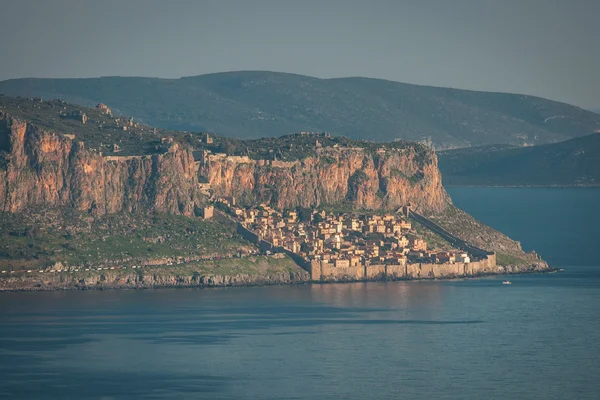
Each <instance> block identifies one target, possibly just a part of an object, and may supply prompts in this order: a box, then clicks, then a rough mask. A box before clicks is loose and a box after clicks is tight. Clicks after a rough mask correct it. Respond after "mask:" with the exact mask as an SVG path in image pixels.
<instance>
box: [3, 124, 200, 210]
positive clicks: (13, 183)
mask: <svg viewBox="0 0 600 400" xmlns="http://www.w3.org/2000/svg"><path fill="white" fill-rule="evenodd" d="M0 119H2V121H1V122H2V124H3V126H4V127H5V129H2V130H0V135H2V136H3V140H4V142H6V140H8V141H9V143H10V146H9V147H10V149H9V150H10V153H9V154H8V156H7V157H6V162H5V165H3V166H2V169H0V210H2V211H11V212H17V211H20V210H23V209H25V208H27V207H31V206H47V207H56V206H67V207H73V208H75V209H78V210H80V211H86V212H91V213H93V214H96V215H102V214H106V213H114V212H118V211H121V210H123V211H136V210H148V211H159V212H166V213H171V214H183V215H192V214H193V213H194V206H195V205H196V204H197V203H199V202H200V201H201V195H200V194H199V193H198V174H197V172H198V166H197V164H196V163H194V158H193V155H192V152H191V151H190V150H189V149H187V148H174V149H172V151H169V152H167V153H166V154H162V155H154V156H138V157H103V156H102V155H101V154H100V153H97V152H94V151H90V150H88V149H86V148H85V146H84V144H83V143H77V142H73V140H72V139H70V138H68V137H65V136H63V135H59V134H55V133H53V132H48V131H45V130H42V129H39V128H38V127H37V126H35V125H32V124H29V123H26V122H23V121H20V120H18V119H15V118H12V117H10V116H7V115H3V116H2V118H0ZM4 142H3V143H4ZM5 147H6V146H5Z"/></svg>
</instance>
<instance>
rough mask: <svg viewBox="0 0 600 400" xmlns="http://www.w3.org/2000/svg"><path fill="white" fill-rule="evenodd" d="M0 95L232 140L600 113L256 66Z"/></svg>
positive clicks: (502, 139)
mask: <svg viewBox="0 0 600 400" xmlns="http://www.w3.org/2000/svg"><path fill="white" fill-rule="evenodd" d="M0 93H4V94H7V95H13V96H16V95H22V96H42V97H44V98H49V99H51V98H63V99H65V100H68V101H72V102H76V103H80V104H85V105H88V106H93V105H95V104H96V103H98V102H103V103H106V104H108V105H109V106H110V107H111V108H112V109H113V111H115V112H117V113H120V114H122V115H132V116H134V117H136V118H139V119H140V120H142V121H144V122H145V123H148V124H151V125H153V126H157V127H162V128H167V129H176V130H186V131H211V132H215V133H217V134H219V135H224V136H228V137H237V138H258V137H263V136H279V135H281V133H284V132H300V131H319V132H320V131H327V132H332V133H334V134H336V135H343V136H348V137H350V138H353V139H369V140H381V141H392V140H396V139H405V140H414V141H421V140H426V139H428V138H430V139H431V140H432V141H433V143H434V144H435V145H436V147H437V148H454V147H465V146H476V145H483V144H493V143H511V144H517V145H523V144H540V143H552V142H557V141H562V140H567V139H569V138H571V137H576V136H581V135H585V134H589V133H592V132H593V131H594V130H596V129H598V128H600V115H597V114H594V113H592V112H589V111H586V110H582V109H580V108H578V107H573V106H570V105H567V104H563V103H558V102H554V101H550V100H545V99H541V98H537V97H533V96H523V95H515V94H503V93H488V92H473V91H466V90H457V89H449V88H437V87H427V86H417V85H409V84H403V83H398V82H391V81H385V80H380V79H367V78H342V79H317V78H312V77H308V76H301V75H293V74H282V73H274V72H260V71H257V72H249V71H247V72H228V73H220V74H209V75H201V76H195V77H187V78H181V79H158V78H121V77H107V78H93V79H16V80H9V81H4V82H0Z"/></svg>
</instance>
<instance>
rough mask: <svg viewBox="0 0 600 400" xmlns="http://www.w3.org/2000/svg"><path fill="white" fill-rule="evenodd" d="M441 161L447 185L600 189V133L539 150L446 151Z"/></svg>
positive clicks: (440, 155)
mask: <svg viewBox="0 0 600 400" xmlns="http://www.w3.org/2000/svg"><path fill="white" fill-rule="evenodd" d="M438 158H439V166H440V170H441V171H442V174H443V177H444V178H443V179H444V183H445V184H447V185H474V186H599V185H600V161H599V160H600V132H598V133H593V134H591V135H587V136H583V137H578V138H574V139H570V140H567V141H564V142H560V143H553V144H546V145H540V146H531V147H514V146H510V145H498V146H480V147H474V148H464V149H455V150H446V151H442V152H439V153H438Z"/></svg>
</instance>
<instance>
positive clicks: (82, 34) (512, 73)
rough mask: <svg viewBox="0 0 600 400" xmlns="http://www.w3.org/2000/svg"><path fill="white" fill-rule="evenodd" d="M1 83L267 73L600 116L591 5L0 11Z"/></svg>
mask: <svg viewBox="0 0 600 400" xmlns="http://www.w3.org/2000/svg"><path fill="white" fill-rule="evenodd" d="M0 54H1V62H0V80H3V79H9V78H18V77H31V76H34V77H92V76H107V75H122V76H157V77H171V78H176V77H180V76H189V75H199V74H205V73H210V72H221V71H235V70H271V71H282V72H294V73H300V74H305V75H312V76H317V77H322V78H327V77H341V76H368V77H375V78H385V79H391V80H395V81H401V82H408V83H417V84H424V85H434V86H450V87H456V88H463V89H476V90H494V91H503V92H518V93H526V94H534V95H538V96H542V97H547V98H551V99H556V100H560V101H565V102H568V103H572V104H576V105H579V106H582V107H587V108H600V0H564V1H558V0H497V1H495V0H412V1H403V0H390V1H385V0H381V1H376V0H372V1H354V0H346V1H337V0H302V1H300V0H298V1H287V0H280V1H276V0H270V1H267V0H265V1H260V0H259V1H252V0H221V1H202V0H197V1H194V0H189V1H184V0H169V1H167V0H164V1H162V0H160V1H159V0H94V1H89V0H0Z"/></svg>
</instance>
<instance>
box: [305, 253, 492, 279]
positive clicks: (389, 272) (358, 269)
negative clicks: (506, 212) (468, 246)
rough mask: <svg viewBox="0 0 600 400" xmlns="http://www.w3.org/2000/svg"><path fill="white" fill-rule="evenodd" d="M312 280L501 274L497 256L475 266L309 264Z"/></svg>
mask: <svg viewBox="0 0 600 400" xmlns="http://www.w3.org/2000/svg"><path fill="white" fill-rule="evenodd" d="M307 266H308V272H309V273H310V277H311V280H313V281H321V282H329V281H364V280H409V279H449V278H461V277H475V276H480V275H491V274H497V273H501V272H502V269H501V268H499V267H498V266H497V265H496V254H491V255H488V256H487V257H486V258H485V259H482V260H480V261H474V262H471V263H443V264H431V263H414V264H405V265H392V264H381V265H368V266H363V265H360V266H355V267H344V268H336V267H335V264H334V263H324V262H321V261H312V262H310V263H308V265H307Z"/></svg>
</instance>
